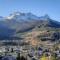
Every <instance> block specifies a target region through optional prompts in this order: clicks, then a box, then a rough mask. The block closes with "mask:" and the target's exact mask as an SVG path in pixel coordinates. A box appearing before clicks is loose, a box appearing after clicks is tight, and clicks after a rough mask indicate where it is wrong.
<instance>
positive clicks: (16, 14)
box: [6, 12, 39, 20]
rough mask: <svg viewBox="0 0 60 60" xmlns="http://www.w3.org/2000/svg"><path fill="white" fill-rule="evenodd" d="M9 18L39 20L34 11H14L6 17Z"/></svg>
mask: <svg viewBox="0 0 60 60" xmlns="http://www.w3.org/2000/svg"><path fill="white" fill-rule="evenodd" d="M6 18H7V19H9V20H12V19H14V20H39V17H37V16H36V15H34V14H32V13H21V12H14V13H12V14H10V15H9V16H8V17H6Z"/></svg>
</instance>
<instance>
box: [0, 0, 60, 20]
mask: <svg viewBox="0 0 60 60" xmlns="http://www.w3.org/2000/svg"><path fill="white" fill-rule="evenodd" d="M16 11H20V12H25V13H26V12H31V13H33V14H35V15H37V16H44V15H45V14H48V15H49V16H50V18H52V19H54V20H57V21H60V0H0V16H8V15H9V14H11V13H13V12H16Z"/></svg>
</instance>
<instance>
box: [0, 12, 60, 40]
mask: <svg viewBox="0 0 60 60" xmlns="http://www.w3.org/2000/svg"><path fill="white" fill-rule="evenodd" d="M59 29H60V22H57V21H55V20H53V19H51V18H50V17H49V16H48V15H47V14H46V15H45V16H41V17H38V16H36V15H34V14H32V13H21V12H14V13H12V14H10V15H9V16H7V17H0V40H10V39H11V40H15V39H16V40H17V39H19V40H20V39H25V38H26V37H25V36H26V35H27V34H28V33H31V32H32V33H33V32H34V31H36V32H37V33H38V32H39V31H40V32H42V31H46V30H48V31H54V32H55V31H57V32H58V31H59ZM25 33H26V34H25ZM53 34H54V33H53Z"/></svg>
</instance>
